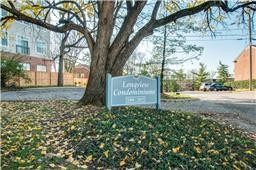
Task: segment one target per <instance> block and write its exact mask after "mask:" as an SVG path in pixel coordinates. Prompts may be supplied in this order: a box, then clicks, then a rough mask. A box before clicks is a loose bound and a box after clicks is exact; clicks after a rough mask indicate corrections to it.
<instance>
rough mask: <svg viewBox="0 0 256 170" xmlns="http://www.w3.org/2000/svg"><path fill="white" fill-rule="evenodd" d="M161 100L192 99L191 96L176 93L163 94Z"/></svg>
mask: <svg viewBox="0 0 256 170" xmlns="http://www.w3.org/2000/svg"><path fill="white" fill-rule="evenodd" d="M161 98H162V99H191V97H190V96H189V95H185V94H180V93H175V92H169V93H162V94H161Z"/></svg>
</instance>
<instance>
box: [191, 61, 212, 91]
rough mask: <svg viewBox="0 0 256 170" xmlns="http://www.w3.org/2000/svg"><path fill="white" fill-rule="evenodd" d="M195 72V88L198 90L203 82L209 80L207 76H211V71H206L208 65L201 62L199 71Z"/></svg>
mask: <svg viewBox="0 0 256 170" xmlns="http://www.w3.org/2000/svg"><path fill="white" fill-rule="evenodd" d="M193 74H194V75H195V78H194V83H193V84H194V88H195V89H196V90H198V89H199V87H200V85H201V83H203V82H205V81H206V80H207V77H208V76H209V73H208V72H207V71H206V65H205V64H203V63H199V70H198V72H193Z"/></svg>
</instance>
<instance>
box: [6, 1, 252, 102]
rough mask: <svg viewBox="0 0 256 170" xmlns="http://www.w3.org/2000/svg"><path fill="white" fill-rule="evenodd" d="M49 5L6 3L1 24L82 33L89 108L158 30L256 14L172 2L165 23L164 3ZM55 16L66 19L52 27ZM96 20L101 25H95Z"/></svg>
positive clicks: (221, 4)
mask: <svg viewBox="0 0 256 170" xmlns="http://www.w3.org/2000/svg"><path fill="white" fill-rule="evenodd" d="M45 2H46V3H45V4H43V5H41V4H38V3H33V1H26V2H23V3H24V4H21V5H17V4H16V3H14V2H13V1H2V2H1V8H2V9H4V10H6V11H8V12H9V13H10V15H9V16H6V17H3V18H1V22H2V24H5V23H7V22H8V20H9V21H10V20H23V21H26V22H29V23H32V24H36V25H39V26H42V27H44V28H46V29H49V30H51V31H54V32H59V33H65V32H67V31H69V30H75V31H78V32H80V33H81V34H83V35H84V37H85V39H86V42H87V45H88V47H89V50H90V54H91V64H90V75H89V81H88V84H87V88H86V91H85V94H84V96H83V98H82V99H81V102H82V103H85V104H88V103H92V104H102V103H104V96H105V95H104V94H105V79H106V78H105V77H106V73H111V74H112V75H113V76H116V75H120V74H121V73H122V70H123V67H124V65H125V63H126V61H127V60H128V58H129V57H130V55H131V54H132V52H133V51H134V50H135V49H136V47H137V46H138V45H139V43H140V42H141V41H142V40H143V39H144V38H145V37H147V36H149V35H152V34H153V31H154V29H156V28H158V27H161V26H164V25H166V24H168V23H172V22H176V21H177V20H179V19H181V18H183V17H186V16H191V15H195V14H197V13H200V12H203V13H205V14H206V15H207V16H208V17H207V20H208V21H209V20H210V19H211V18H213V19H214V16H213V15H214V11H219V12H218V14H219V13H222V12H223V11H224V13H229V12H233V11H236V10H238V9H243V8H246V7H249V8H251V9H253V10H255V5H256V2H255V1H251V2H244V1H243V2H241V3H238V2H229V1H227V0H212V1H211V0H208V1H192V2H190V3H184V2H183V1H168V2H169V5H168V15H167V16H165V17H163V18H160V17H159V16H158V11H159V7H160V5H161V3H162V1H161V0H156V1H135V0H133V1H130V0H127V1H83V0H82V1H74V0H58V1H45ZM213 8H215V9H214V10H213ZM56 11H57V12H58V13H61V14H62V15H58V16H57V17H60V16H61V17H60V18H59V22H49V20H47V19H46V18H47V17H48V16H49V15H50V14H51V13H56ZM91 11H93V12H91ZM145 13H147V14H149V13H150V15H149V17H145V16H144V15H143V14H145ZM32 14H33V15H32ZM91 16H93V17H91ZM92 20H93V21H95V22H97V24H92V23H91V21H92ZM138 22H140V24H139V26H136V24H138Z"/></svg>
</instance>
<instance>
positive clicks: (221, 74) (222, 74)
mask: <svg viewBox="0 0 256 170" xmlns="http://www.w3.org/2000/svg"><path fill="white" fill-rule="evenodd" d="M228 77H229V72H228V65H225V64H223V63H221V61H220V62H219V67H218V82H220V83H222V84H223V83H225V82H226V81H227V78H228Z"/></svg>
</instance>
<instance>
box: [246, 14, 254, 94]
mask: <svg viewBox="0 0 256 170" xmlns="http://www.w3.org/2000/svg"><path fill="white" fill-rule="evenodd" d="M247 14H248V17H249V18H248V22H249V26H248V29H249V48H250V54H249V57H250V59H249V62H250V64H249V66H250V75H249V89H250V91H252V89H253V87H252V26H251V24H252V21H251V13H250V11H248V12H247Z"/></svg>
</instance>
